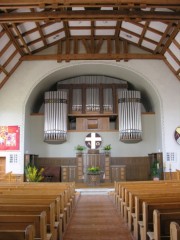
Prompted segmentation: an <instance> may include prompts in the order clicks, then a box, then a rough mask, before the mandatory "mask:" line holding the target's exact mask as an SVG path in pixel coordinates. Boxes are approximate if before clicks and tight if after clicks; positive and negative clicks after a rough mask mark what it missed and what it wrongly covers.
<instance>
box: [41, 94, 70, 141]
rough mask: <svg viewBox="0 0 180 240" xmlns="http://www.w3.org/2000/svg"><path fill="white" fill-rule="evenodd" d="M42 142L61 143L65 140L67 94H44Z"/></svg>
mask: <svg viewBox="0 0 180 240" xmlns="http://www.w3.org/2000/svg"><path fill="white" fill-rule="evenodd" d="M44 99H45V107H44V141H45V142H47V143H55V144H56V143H63V142H65V141H66V140H67V92H66V91H50V92H45V96H44Z"/></svg>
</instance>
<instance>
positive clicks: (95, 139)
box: [85, 133, 102, 149]
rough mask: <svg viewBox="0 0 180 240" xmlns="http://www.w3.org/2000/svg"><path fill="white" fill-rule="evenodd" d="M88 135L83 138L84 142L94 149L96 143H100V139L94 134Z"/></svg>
mask: <svg viewBox="0 0 180 240" xmlns="http://www.w3.org/2000/svg"><path fill="white" fill-rule="evenodd" d="M90 135H91V136H90V137H86V138H85V141H89V142H91V149H96V142H101V141H102V140H101V137H96V133H90Z"/></svg>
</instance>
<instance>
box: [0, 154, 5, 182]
mask: <svg viewBox="0 0 180 240" xmlns="http://www.w3.org/2000/svg"><path fill="white" fill-rule="evenodd" d="M5 173H6V158H5V157H0V180H1V179H4V175H5Z"/></svg>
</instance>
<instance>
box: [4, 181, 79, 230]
mask: <svg viewBox="0 0 180 240" xmlns="http://www.w3.org/2000/svg"><path fill="white" fill-rule="evenodd" d="M42 188H43V190H42ZM0 191H1V194H3V196H2V195H1V199H2V198H4V197H6V198H7V199H8V201H6V203H7V202H9V198H11V196H10V195H13V196H14V197H16V198H17V199H24V197H23V196H24V194H25V192H26V195H28V197H27V198H28V200H25V202H26V204H29V202H28V201H29V198H34V197H35V196H32V191H33V192H34V194H35V195H38V194H39V195H40V196H41V197H42V195H43V200H44V198H48V199H49V198H53V196H54V197H56V196H57V193H58V195H59V194H60V195H61V196H60V197H61V198H60V199H61V200H62V199H63V201H61V202H60V205H59V204H58V205H59V210H60V211H58V210H56V220H57V221H59V218H60V222H63V225H64V226H63V227H61V232H62V230H63V231H65V227H66V224H67V223H68V221H69V218H70V216H71V212H72V210H73V207H74V205H73V204H74V203H75V201H74V200H75V197H74V196H75V184H74V183H56V184H54V183H53V184H52V183H25V184H24V183H20V184H19V183H18V184H16V185H15V184H3V185H0ZM53 191H54V192H53ZM15 192H16V193H15ZM64 192H65V194H64ZM37 193H38V194H37ZM47 193H48V194H47ZM46 195H48V196H46ZM35 198H36V199H37V196H36V197H35ZM38 198H39V197H38ZM69 200H70V202H68V201H69ZM2 201H3V200H2ZM38 201H39V200H38ZM73 201H74V202H73ZM0 202H1V201H0ZM10 202H11V201H10ZM23 202H24V201H23ZM17 204H19V203H17ZM65 204H67V206H64V205H65ZM56 209H57V208H56ZM63 211H66V214H64V212H63ZM59 213H60V217H59V216H58V214H59ZM63 215H64V216H65V215H66V216H65V217H64V216H63ZM62 218H63V219H62ZM61 225H62V223H61Z"/></svg>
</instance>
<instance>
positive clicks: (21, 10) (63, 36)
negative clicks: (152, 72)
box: [0, 0, 180, 88]
mask: <svg viewBox="0 0 180 240" xmlns="http://www.w3.org/2000/svg"><path fill="white" fill-rule="evenodd" d="M179 29H180V1H179V0H126V1H125V0H99V1H94V0H90V1H89V0H64V1H63V0H12V1H7V0H1V1H0V43H1V44H0V88H1V87H2V86H3V85H4V84H5V82H6V81H7V80H8V78H9V76H10V75H11V74H12V73H13V72H14V71H15V70H16V68H17V67H18V66H19V64H20V63H21V62H22V61H24V60H26V61H32V60H49V59H50V60H55V61H58V62H60V61H67V62H69V61H71V60H115V61H121V60H123V61H129V60H131V59H147V60H148V59H161V60H164V62H165V63H166V64H167V65H168V67H169V68H170V69H171V70H172V72H173V73H174V74H175V75H176V77H177V78H178V79H179V80H180V32H179ZM53 46H54V47H53ZM50 47H52V52H51V53H48V54H44V53H43V54H42V50H45V49H47V48H50ZM54 49H55V50H54ZM49 52H50V51H49Z"/></svg>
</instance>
